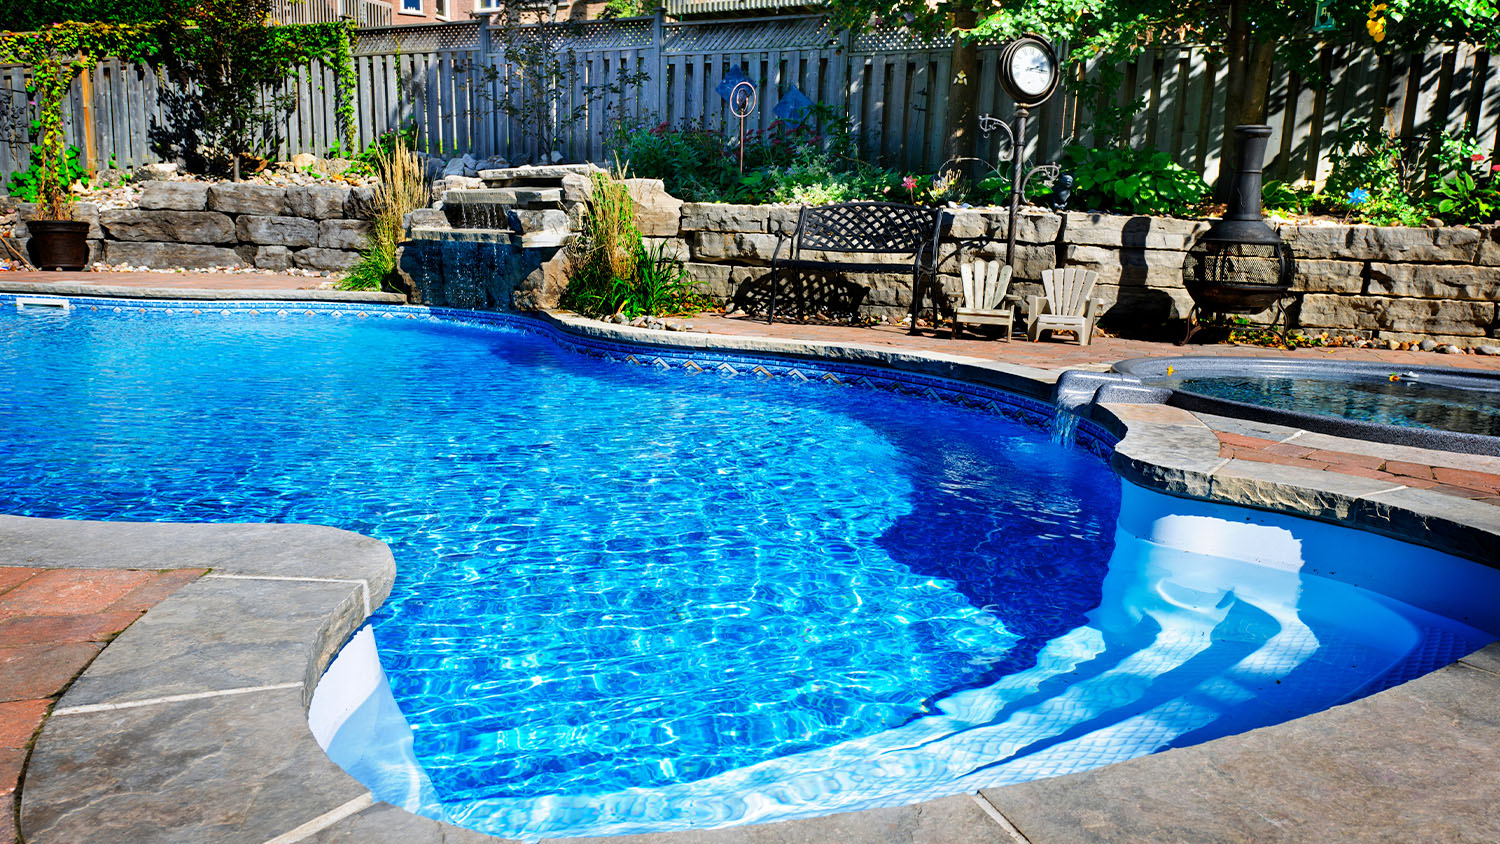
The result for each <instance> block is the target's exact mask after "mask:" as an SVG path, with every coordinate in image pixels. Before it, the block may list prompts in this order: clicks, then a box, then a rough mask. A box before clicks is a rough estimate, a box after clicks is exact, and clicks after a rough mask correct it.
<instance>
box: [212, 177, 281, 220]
mask: <svg viewBox="0 0 1500 844" xmlns="http://www.w3.org/2000/svg"><path fill="white" fill-rule="evenodd" d="M208 208H209V210H210V211H222V212H224V213H225V214H255V215H258V216H263V217H276V216H280V215H282V214H284V213H286V188H282V187H276V186H275V185H252V184H245V183H243V182H239V183H234V182H228V183H223V184H217V185H214V186H213V187H211V188H209V190H208Z"/></svg>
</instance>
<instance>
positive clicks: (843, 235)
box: [797, 202, 942, 255]
mask: <svg viewBox="0 0 1500 844" xmlns="http://www.w3.org/2000/svg"><path fill="white" fill-rule="evenodd" d="M941 215H942V209H941V208H918V207H916V206H915V205H900V204H897V203H894V202H841V203H839V204H837V205H815V206H804V207H803V209H802V213H801V214H799V215H798V216H797V251H798V252H801V251H803V250H813V251H818V252H878V253H904V254H909V255H914V254H917V253H918V252H921V251H923V250H924V249H932V248H934V246H935V244H936V242H937V230H938V224H939V220H940V219H941Z"/></svg>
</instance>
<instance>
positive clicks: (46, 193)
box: [0, 0, 356, 219]
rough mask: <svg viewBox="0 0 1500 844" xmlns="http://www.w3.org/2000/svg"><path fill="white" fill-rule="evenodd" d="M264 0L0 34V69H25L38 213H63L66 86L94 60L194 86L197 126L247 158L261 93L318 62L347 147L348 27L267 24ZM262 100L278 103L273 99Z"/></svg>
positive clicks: (208, 2) (227, 0) (351, 93)
mask: <svg viewBox="0 0 1500 844" xmlns="http://www.w3.org/2000/svg"><path fill="white" fill-rule="evenodd" d="M267 17H268V8H267V7H266V5H265V0H249V2H246V0H200V2H199V3H198V5H197V6H196V8H195V9H194V12H193V17H192V18H191V19H188V20H183V21H156V22H151V23H100V22H79V21H68V22H64V23H58V24H54V25H52V26H50V27H48V28H46V29H42V30H39V31H37V32H0V64H19V65H25V66H27V67H28V68H30V77H29V78H28V80H27V92H28V93H29V94H30V95H31V97H30V99H31V101H32V106H33V108H34V117H33V121H32V132H33V135H34V136H35V140H36V144H37V146H38V148H39V170H38V174H37V175H38V179H37V186H38V200H39V202H40V203H41V207H40V208H39V209H38V211H39V212H40V213H41V214H43V215H45V216H44V217H43V218H44V219H47V218H51V219H64V218H66V216H67V207H66V202H67V195H68V194H67V189H68V187H69V186H68V185H67V184H64V183H63V170H64V167H63V165H64V156H65V153H66V149H67V135H66V120H65V115H64V105H65V103H66V101H67V96H68V92H69V91H70V90H71V88H72V85H73V80H74V79H75V78H76V77H77V76H78V75H79V74H80V73H84V72H88V71H91V70H93V68H94V67H95V66H96V65H97V64H98V63H99V61H100V60H101V59H104V58H106V57H111V56H112V57H115V58H118V59H120V60H121V61H122V62H128V63H140V64H145V65H148V66H151V67H153V68H154V69H155V70H156V72H157V73H159V74H171V75H173V76H175V77H177V78H178V79H179V80H180V81H183V82H190V83H196V84H197V87H198V97H199V98H200V99H201V100H202V101H203V102H202V108H203V114H204V117H205V120H204V125H203V128H204V130H205V131H206V132H207V133H208V134H209V136H210V137H211V138H212V139H214V140H216V141H218V142H219V144H220V146H221V152H223V153H224V154H227V155H237V154H239V153H243V152H246V151H248V147H249V145H250V139H249V135H250V129H251V128H252V127H253V125H254V122H255V118H257V117H258V116H261V115H260V112H259V109H261V108H263V105H262V101H261V98H260V94H261V92H263V91H265V90H266V89H267V88H268V87H269V86H273V85H276V84H278V83H280V82H281V81H283V80H285V79H286V78H287V77H289V76H290V75H291V74H292V72H293V70H294V69H295V68H296V67H297V66H298V65H300V64H305V63H307V62H310V61H313V60H320V61H323V62H325V63H327V64H328V65H330V66H331V67H332V68H333V71H334V79H335V85H336V89H335V97H334V99H335V110H336V119H337V126H338V129H339V135H340V138H341V140H342V143H343V145H344V146H345V147H346V148H352V147H353V144H354V138H355V110H354V97H355V90H354V89H355V85H356V77H355V73H354V58H353V50H352V46H353V32H354V26H353V24H352V23H348V22H340V23H320V24H294V25H286V26H276V25H267V23H266V21H267ZM266 103H267V104H269V105H270V106H272V107H278V106H285V105H287V104H288V102H287V101H285V100H283V99H281V98H277V97H275V96H271V97H268V98H267V99H266Z"/></svg>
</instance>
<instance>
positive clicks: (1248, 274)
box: [1177, 125, 1297, 346]
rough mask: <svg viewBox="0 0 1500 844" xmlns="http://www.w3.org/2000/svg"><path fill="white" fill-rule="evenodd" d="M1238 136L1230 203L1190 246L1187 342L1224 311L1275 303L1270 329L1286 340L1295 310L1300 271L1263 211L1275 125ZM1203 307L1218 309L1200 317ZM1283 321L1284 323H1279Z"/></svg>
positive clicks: (1256, 309)
mask: <svg viewBox="0 0 1500 844" xmlns="http://www.w3.org/2000/svg"><path fill="white" fill-rule="evenodd" d="M1234 133H1235V135H1237V136H1238V137H1239V155H1238V159H1239V160H1238V162H1237V164H1238V167H1237V168H1236V171H1235V174H1234V183H1233V184H1234V187H1233V190H1232V192H1231V193H1230V197H1229V207H1228V209H1227V210H1226V211H1225V213H1224V217H1223V219H1221V220H1219V221H1217V222H1215V223H1214V224H1213V225H1212V226H1210V227H1209V229H1208V231H1206V232H1204V233H1203V235H1202V236H1201V237H1200V238H1199V239H1198V241H1197V242H1196V243H1194V244H1193V247H1192V248H1191V249H1189V250H1188V259H1189V261H1190V262H1191V264H1192V274H1191V276H1190V277H1189V278H1187V279H1184V282H1183V286H1184V287H1186V288H1187V292H1188V295H1190V296H1192V297H1193V309H1192V311H1191V312H1190V313H1189V314H1188V329H1187V334H1186V336H1184V337H1183V338H1182V342H1180V343H1178V344H1177V345H1179V346H1182V345H1185V344H1187V342H1188V341H1189V340H1191V339H1193V336H1194V335H1196V334H1197V333H1198V332H1199V331H1202V330H1203V329H1204V328H1207V327H1209V326H1210V325H1215V324H1217V325H1223V324H1224V321H1223V315H1225V314H1237V313H1238V314H1243V313H1251V314H1255V313H1260V312H1261V311H1264V310H1265V309H1266V308H1269V307H1272V306H1273V305H1274V306H1275V308H1276V311H1275V314H1274V316H1273V317H1272V320H1271V327H1270V330H1271V331H1273V332H1275V333H1276V335H1277V337H1278V338H1279V339H1280V340H1281V344H1282V345H1283V346H1285V345H1287V334H1288V332H1289V331H1290V330H1291V312H1290V311H1289V310H1288V309H1287V307H1286V304H1287V301H1288V300H1289V299H1291V298H1292V297H1293V294H1292V279H1293V278H1294V277H1295V275H1296V272H1297V265H1296V262H1295V261H1294V260H1293V258H1292V252H1291V250H1290V249H1289V248H1288V247H1287V245H1286V244H1285V243H1282V242H1281V236H1280V235H1278V234H1277V233H1276V230H1275V229H1273V228H1271V227H1270V226H1268V225H1266V221H1265V218H1264V217H1262V216H1261V209H1260V189H1261V166H1262V163H1263V162H1264V161H1265V156H1266V144H1267V141H1268V140H1269V139H1270V137H1271V127H1270V126H1265V125H1251V126H1236V127H1235V128H1234ZM1200 313H1205V314H1210V315H1218V316H1219V319H1218V320H1217V321H1215V320H1213V319H1212V318H1210V319H1209V320H1208V321H1206V322H1200V321H1199V319H1198V316H1199V314H1200ZM1278 324H1279V327H1278Z"/></svg>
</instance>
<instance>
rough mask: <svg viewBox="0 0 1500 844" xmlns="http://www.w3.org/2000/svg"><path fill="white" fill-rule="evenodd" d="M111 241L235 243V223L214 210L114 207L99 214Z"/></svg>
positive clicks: (100, 221)
mask: <svg viewBox="0 0 1500 844" xmlns="http://www.w3.org/2000/svg"><path fill="white" fill-rule="evenodd" d="M99 223H100V225H102V226H103V227H104V230H105V231H106V232H108V234H109V238H110V239H111V240H131V241H143V242H144V241H158V242H168V241H175V242H177V243H233V242H234V223H233V221H231V220H230V219H229V218H228V217H226V216H225V215H223V214H219V213H216V212H213V211H163V210H155V211H142V210H140V209H137V208H112V209H109V210H107V211H104V212H102V213H101V214H100V215H99Z"/></svg>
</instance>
